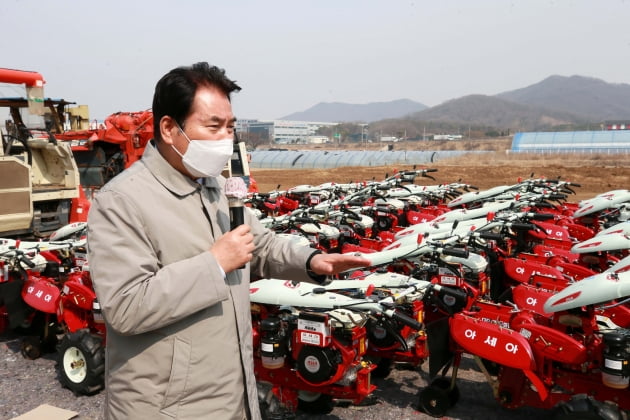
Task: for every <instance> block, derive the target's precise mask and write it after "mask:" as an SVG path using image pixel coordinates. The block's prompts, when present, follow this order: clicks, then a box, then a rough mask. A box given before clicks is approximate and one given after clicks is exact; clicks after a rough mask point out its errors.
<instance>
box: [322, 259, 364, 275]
mask: <svg viewBox="0 0 630 420" xmlns="http://www.w3.org/2000/svg"><path fill="white" fill-rule="evenodd" d="M310 265H311V271H312V272H313V273H315V274H319V275H327V276H330V275H333V274H338V273H341V272H343V271H347V270H350V269H351V268H355V267H365V266H368V265H370V260H368V259H366V258H363V257H358V256H355V255H351V254H317V255H314V256H313V258H311V264H310Z"/></svg>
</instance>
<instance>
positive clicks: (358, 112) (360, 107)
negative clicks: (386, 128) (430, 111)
mask: <svg viewBox="0 0 630 420" xmlns="http://www.w3.org/2000/svg"><path fill="white" fill-rule="evenodd" d="M426 108H427V106H426V105H424V104H421V103H419V102H414V101H412V100H410V99H398V100H395V101H390V102H372V103H369V104H346V103H341V102H322V103H319V104H317V105H315V106H313V107H311V108H309V109H307V110H306V111H302V112H294V113H293V114H289V115H285V116H284V117H282V118H280V119H282V120H290V121H316V122H372V121H378V120H384V119H388V118H402V117H405V116H406V115H409V114H412V113H414V112H417V111H421V110H423V109H426Z"/></svg>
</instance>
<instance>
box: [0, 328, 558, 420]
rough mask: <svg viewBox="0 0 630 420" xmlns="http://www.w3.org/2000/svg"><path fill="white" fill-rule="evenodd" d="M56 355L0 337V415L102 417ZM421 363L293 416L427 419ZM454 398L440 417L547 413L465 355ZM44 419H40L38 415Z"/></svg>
mask: <svg viewBox="0 0 630 420" xmlns="http://www.w3.org/2000/svg"><path fill="white" fill-rule="evenodd" d="M55 358H56V354H47V355H44V356H43V357H41V358H39V359H37V360H27V359H24V358H23V357H22V355H21V354H20V338H19V337H16V336H7V335H0V372H1V374H0V375H1V377H2V393H1V394H0V419H7V420H8V419H11V418H13V417H15V416H18V415H20V414H24V413H25V412H27V411H29V410H32V409H34V408H36V407H37V406H39V405H40V404H45V403H46V404H50V405H53V406H56V407H60V408H64V409H67V410H72V411H76V412H78V413H79V416H78V417H77V419H79V420H102V419H103V415H102V410H103V402H104V397H105V395H104V392H101V393H100V394H97V395H94V396H90V397H87V396H75V395H74V394H73V393H72V392H71V391H69V390H68V389H64V388H62V387H61V385H60V384H59V382H58V379H57V371H56V369H55ZM426 365H427V364H426V363H425V365H423V366H422V367H421V369H419V370H409V369H405V368H404V367H399V368H397V369H395V370H394V371H393V372H392V373H391V374H390V376H389V377H387V378H386V379H374V384H375V385H376V386H377V387H378V388H377V390H376V391H375V392H374V396H375V397H376V398H377V402H376V403H375V404H373V405H369V406H361V407H355V406H344V405H338V406H336V407H335V408H334V409H333V411H332V412H331V413H330V414H328V415H318V416H314V415H308V414H304V413H298V416H297V418H298V419H322V420H324V419H326V420H334V419H362V420H377V419H378V420H381V419H400V420H406V419H431V418H433V417H431V416H428V415H426V414H423V413H420V412H419V411H417V410H416V406H417V401H418V392H419V390H420V389H422V387H424V386H425V385H426V384H427V381H426V378H427V377H428V375H427V373H426V371H425V369H426V368H427V367H426ZM458 387H459V391H460V400H459V402H458V403H457V404H456V405H455V406H454V407H452V408H451V409H450V410H449V412H448V416H447V417H444V418H445V419H461V420H473V419H488V420H498V419H508V418H509V419H514V420H520V419H522V420H525V419H527V420H531V419H532V418H536V419H537V420H542V419H545V418H549V412H547V411H543V410H538V409H532V408H521V409H518V410H507V409H504V408H502V407H500V406H499V405H498V403H497V402H496V401H495V400H494V399H493V397H492V390H491V388H490V386H489V385H488V383H487V382H485V380H484V376H483V375H482V374H481V373H480V372H479V371H477V370H476V368H474V363H473V361H472V360H471V359H468V358H465V359H464V361H463V363H462V366H461V367H460V371H459V375H458ZM43 420H44V419H43Z"/></svg>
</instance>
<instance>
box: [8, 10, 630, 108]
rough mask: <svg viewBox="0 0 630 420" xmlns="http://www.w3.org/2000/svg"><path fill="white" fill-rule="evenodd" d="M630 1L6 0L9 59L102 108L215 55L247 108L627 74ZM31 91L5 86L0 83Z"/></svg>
mask: <svg viewBox="0 0 630 420" xmlns="http://www.w3.org/2000/svg"><path fill="white" fill-rule="evenodd" d="M628 22H630V1H628V2H626V1H620V0H600V1H595V0H576V1H568V0H565V1H562V0H555V1H549V0H547V1H543V0H520V1H516V0H515V1H509V0H494V1H491V0H460V1H455V0H432V1H423V0H416V1H398V0H380V1H376V0H335V1H327V0H320V1H302V0H280V1H274V0H267V1H254V0H251V1H247V0H225V1H222V2H219V1H210V0H188V1H187V0H179V1H172V0H171V1H167V0H126V1H120V0H106V1H93V0H82V1H79V0H74V1H70V0H1V1H0V27H1V28H2V37H1V38H0V51H1V53H2V58H1V59H0V67H8V68H14V69H22V70H34V71H38V72H40V73H41V74H42V75H43V76H44V78H45V79H46V85H45V94H46V96H49V97H53V98H64V99H66V100H71V101H75V102H77V103H78V104H86V105H89V107H90V113H91V117H92V118H96V119H103V118H105V117H106V116H107V115H109V114H111V113H114V112H117V111H139V110H143V109H148V108H150V107H151V100H152V96H153V88H154V86H155V83H156V82H157V80H158V79H159V78H160V77H161V76H162V75H163V74H164V73H166V72H167V71H169V70H170V69H172V68H174V67H177V66H180V65H188V64H191V63H193V62H196V61H208V62H210V63H212V64H216V65H218V66H219V67H223V68H225V69H226V71H227V74H228V76H230V77H231V78H233V79H235V80H236V81H237V82H238V83H239V84H240V85H241V87H242V88H243V90H242V91H241V92H240V93H237V94H236V95H235V96H234V97H233V106H234V111H235V114H236V116H237V117H238V118H241V119H243V118H259V119H267V118H279V117H282V116H284V115H287V114H290V113H293V112H297V111H304V110H306V109H308V108H310V107H311V106H313V105H315V104H317V103H319V102H345V103H355V104H363V103H369V102H381V101H390V100H395V99H401V98H408V99H412V100H414V101H418V102H422V103H424V104H425V105H428V106H434V105H438V104H440V103H442V102H444V101H446V100H449V99H453V98H458V97H461V96H464V95H469V94H477V93H480V94H486V95H494V94H496V93H500V92H503V91H507V90H513V89H518V88H522V87H525V86H528V85H531V84H534V83H537V82H539V81H541V80H543V79H544V78H546V77H548V76H550V75H553V74H557V75H563V76H571V75H576V74H577V75H582V76H591V77H595V78H598V79H603V80H605V81H607V82H611V83H630V30H628ZM16 94H21V93H19V92H16V91H15V90H11V88H10V87H9V88H8V89H7V86H6V85H0V95H2V96H15V95H16Z"/></svg>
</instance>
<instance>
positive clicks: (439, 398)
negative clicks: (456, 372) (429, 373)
mask: <svg viewBox="0 0 630 420" xmlns="http://www.w3.org/2000/svg"><path fill="white" fill-rule="evenodd" d="M450 386H451V380H450V379H449V378H446V377H439V378H436V379H434V380H433V382H431V384H430V385H429V386H427V387H425V388H423V389H422V390H421V391H420V396H419V399H418V409H419V410H420V411H422V412H423V413H426V414H428V415H430V416H432V417H443V416H444V415H445V414H446V412H447V411H448V409H449V408H451V407H453V406H454V405H455V404H456V403H457V401H459V388H458V387H457V384H455V386H454V387H453V389H451V390H449V388H450Z"/></svg>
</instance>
